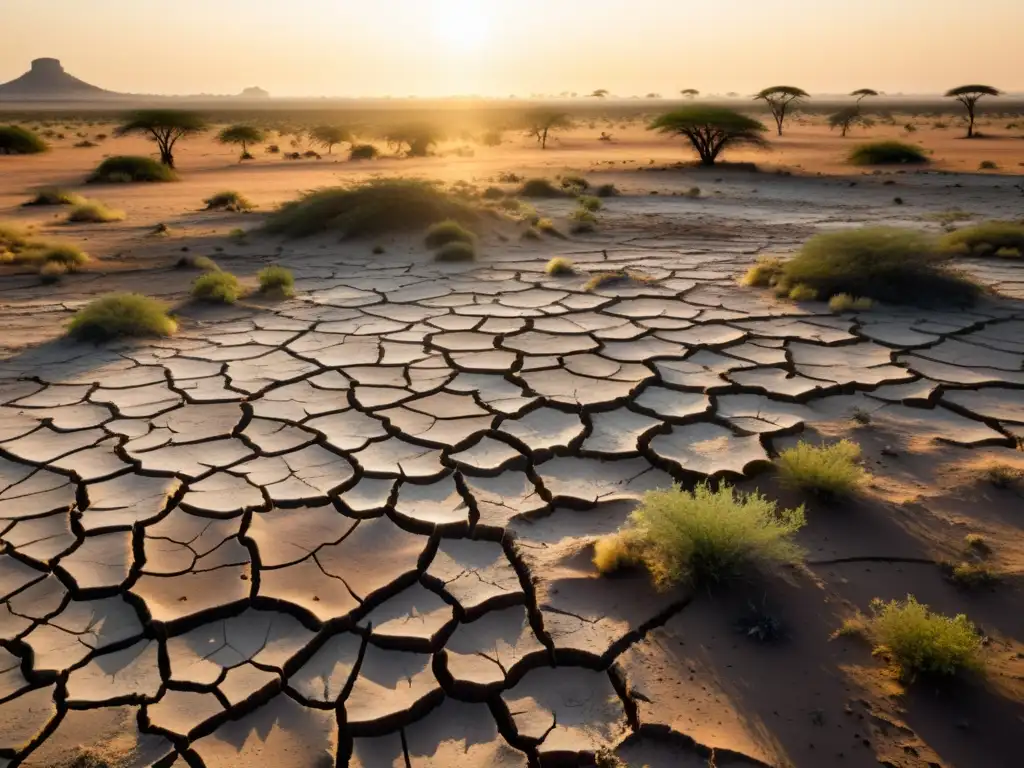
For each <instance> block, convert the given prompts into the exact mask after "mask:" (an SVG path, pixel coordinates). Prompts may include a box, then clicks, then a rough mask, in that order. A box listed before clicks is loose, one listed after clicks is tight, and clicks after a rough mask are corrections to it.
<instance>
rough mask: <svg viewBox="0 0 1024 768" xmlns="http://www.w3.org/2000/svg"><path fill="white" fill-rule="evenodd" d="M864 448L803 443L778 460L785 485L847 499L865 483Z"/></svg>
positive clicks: (844, 443) (845, 442)
mask: <svg viewBox="0 0 1024 768" xmlns="http://www.w3.org/2000/svg"><path fill="white" fill-rule="evenodd" d="M860 455H861V451H860V446H859V445H857V444H856V443H854V442H851V441H849V440H840V441H839V442H838V443H833V444H832V445H825V446H815V445H811V444H810V443H807V442H803V441H801V442H800V443H799V444H797V445H796V446H795V447H794V448H789V449H787V450H785V451H783V452H782V453H781V454H779V457H778V458H777V459H776V460H775V466H776V467H777V468H778V471H779V475H780V477H781V479H782V482H783V483H784V484H786V485H788V486H790V487H793V488H800V489H802V490H804V491H810V492H811V493H817V494H821V495H825V496H847V495H849V494H851V493H853V492H854V491H856V490H857V488H858V487H859V486H860V484H861V483H862V482H863V481H864V470H863V468H862V467H861V466H860V464H858V463H857V462H858V460H859V459H860Z"/></svg>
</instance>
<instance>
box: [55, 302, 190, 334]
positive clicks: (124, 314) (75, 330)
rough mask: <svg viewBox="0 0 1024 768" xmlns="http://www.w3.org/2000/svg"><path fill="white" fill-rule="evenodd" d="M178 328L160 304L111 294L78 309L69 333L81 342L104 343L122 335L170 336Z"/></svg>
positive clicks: (162, 304)
mask: <svg viewBox="0 0 1024 768" xmlns="http://www.w3.org/2000/svg"><path fill="white" fill-rule="evenodd" d="M177 329H178V324H177V323H176V322H174V320H173V319H171V318H170V317H168V315H167V305H166V304H164V303H163V302H162V301H157V300H156V299H152V298H150V297H148V296H142V295H141V294H138V293H113V294H109V295H107V296H103V297H101V298H99V299H96V300H95V301H92V302H90V303H89V304H88V305H86V306H85V307H84V308H83V309H81V310H79V312H78V313H77V314H76V315H75V316H74V318H73V319H72V320H71V323H70V325H69V326H68V333H69V334H70V335H71V336H73V337H74V338H77V339H81V340H83V341H106V340H108V339H114V338H118V337H121V336H130V337H144V336H170V335H171V334H173V333H174V332H175V331H176V330H177Z"/></svg>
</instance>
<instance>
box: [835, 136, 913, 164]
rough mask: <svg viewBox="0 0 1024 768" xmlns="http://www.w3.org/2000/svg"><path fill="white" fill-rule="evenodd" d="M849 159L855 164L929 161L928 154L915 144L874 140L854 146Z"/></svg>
mask: <svg viewBox="0 0 1024 768" xmlns="http://www.w3.org/2000/svg"><path fill="white" fill-rule="evenodd" d="M849 161H850V163H851V164H853V165H922V164H924V163H927V162H928V156H927V155H925V153H924V151H923V150H922V149H921V148H920V147H918V146H915V145H914V144H907V143H906V142H902V141H873V142H871V143H869V144H861V145H860V146H859V147H856V148H854V150H853V151H852V152H851V153H850V157H849Z"/></svg>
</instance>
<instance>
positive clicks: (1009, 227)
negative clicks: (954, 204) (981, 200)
mask: <svg viewBox="0 0 1024 768" xmlns="http://www.w3.org/2000/svg"><path fill="white" fill-rule="evenodd" d="M942 246H943V248H945V249H946V250H947V251H951V252H956V251H957V250H960V251H961V252H966V253H969V254H972V255H975V256H985V255H990V254H994V253H996V252H998V251H999V250H1000V249H1001V248H1013V249H1016V250H1017V251H1018V252H1024V223H1017V222H1014V221H984V222H982V223H980V224H975V225H973V226H970V227H963V228H962V229H958V230H956V231H955V232H950V233H949V234H947V235H946V236H945V237H943V238H942Z"/></svg>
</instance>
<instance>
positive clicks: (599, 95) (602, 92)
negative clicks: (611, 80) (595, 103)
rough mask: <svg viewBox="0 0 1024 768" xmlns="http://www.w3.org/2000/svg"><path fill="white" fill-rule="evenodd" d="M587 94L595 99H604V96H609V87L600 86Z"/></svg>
mask: <svg viewBox="0 0 1024 768" xmlns="http://www.w3.org/2000/svg"><path fill="white" fill-rule="evenodd" d="M587 95H588V96H589V97H590V98H593V99H604V98H607V96H608V89H607V88H598V89H597V90H596V91H594V92H593V93H590V94H587Z"/></svg>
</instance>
